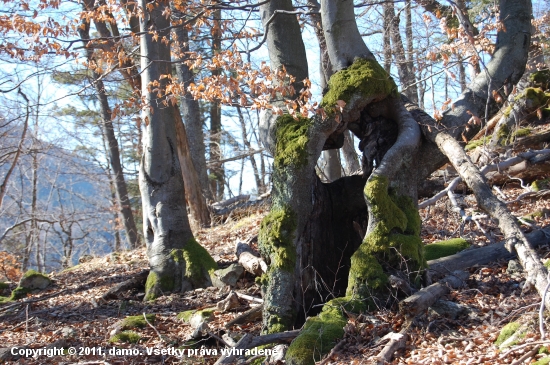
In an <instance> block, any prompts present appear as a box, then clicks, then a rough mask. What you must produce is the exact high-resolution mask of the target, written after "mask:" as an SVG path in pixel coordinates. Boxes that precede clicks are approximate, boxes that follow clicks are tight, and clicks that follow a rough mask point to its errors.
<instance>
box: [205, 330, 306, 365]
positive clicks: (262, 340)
mask: <svg viewBox="0 0 550 365" xmlns="http://www.w3.org/2000/svg"><path fill="white" fill-rule="evenodd" d="M299 334H300V330H293V331H286V332H280V333H272V334H269V335H262V336H252V335H250V334H248V333H247V334H245V335H244V336H243V337H242V338H241V339H240V340H239V342H237V345H236V346H235V347H234V349H235V350H245V349H250V348H254V347H258V346H262V345H267V344H270V343H288V342H290V341H292V340H293V339H295V338H296V337H297V336H298V335H299ZM230 352H231V353H230V354H228V355H223V356H222V357H220V358H219V359H218V361H216V363H215V365H222V364H234V363H235V358H236V357H237V354H238V353H239V351H230Z"/></svg>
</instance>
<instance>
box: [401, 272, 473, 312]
mask: <svg viewBox="0 0 550 365" xmlns="http://www.w3.org/2000/svg"><path fill="white" fill-rule="evenodd" d="M468 276H469V274H468V273H466V272H464V271H455V272H453V273H452V274H451V275H448V276H446V277H444V278H443V279H441V280H440V281H439V282H437V283H435V284H432V285H430V286H427V287H426V288H423V289H422V290H419V291H417V292H416V293H414V294H413V295H411V296H410V297H408V298H406V299H403V300H402V301H401V302H399V311H400V312H401V314H403V315H404V316H406V317H409V318H411V317H415V316H416V315H418V314H419V313H421V312H423V311H424V310H426V309H428V308H429V307H430V306H431V305H433V304H434V303H435V302H436V301H437V300H438V299H439V298H440V297H441V296H443V295H444V294H447V293H448V292H449V291H450V288H453V289H456V288H459V287H461V286H462V285H464V280H466V279H467V278H468Z"/></svg>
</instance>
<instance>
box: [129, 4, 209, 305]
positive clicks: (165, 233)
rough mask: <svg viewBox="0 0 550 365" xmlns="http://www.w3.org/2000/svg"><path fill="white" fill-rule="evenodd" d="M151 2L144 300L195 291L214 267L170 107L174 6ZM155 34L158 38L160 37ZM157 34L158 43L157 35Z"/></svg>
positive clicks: (145, 93)
mask: <svg viewBox="0 0 550 365" xmlns="http://www.w3.org/2000/svg"><path fill="white" fill-rule="evenodd" d="M146 5H147V2H146V0H142V1H141V2H140V6H141V8H142V9H144V14H143V17H142V18H141V19H140V29H141V32H142V34H141V36H140V51H141V69H142V97H143V99H144V104H145V105H144V107H143V109H142V113H141V119H142V123H143V125H144V126H145V131H144V138H143V157H142V161H141V164H140V171H139V186H140V191H141V198H142V205H143V230H144V236H145V240H146V244H147V256H148V258H149V265H150V268H151V271H150V273H149V276H148V278H147V283H146V288H145V289H146V293H145V300H151V299H154V298H156V297H157V296H159V295H162V294H163V293H166V292H177V291H185V290H189V289H192V288H194V287H198V286H204V285H208V284H209V283H210V279H209V276H208V275H209V273H208V271H209V270H211V269H213V268H214V266H215V263H214V262H213V260H212V258H211V257H210V256H209V255H208V253H207V252H206V251H205V250H204V248H202V247H200V246H199V245H198V244H197V243H196V242H195V240H194V237H193V233H192V232H191V228H190V225H189V220H188V217H187V210H186V204H185V191H184V184H183V178H182V173H181V170H180V163H179V160H178V151H177V148H178V141H177V138H176V136H177V134H176V127H175V110H174V109H175V108H174V107H173V106H172V105H171V104H170V103H167V102H165V101H166V98H165V95H164V92H165V91H164V90H165V87H166V82H167V78H161V75H163V74H164V75H167V74H170V73H171V69H170V43H169V42H162V41H161V40H162V39H166V40H168V41H169V40H170V32H169V30H168V29H169V27H170V21H169V19H166V17H164V16H163V15H162V11H163V10H164V9H165V8H166V7H168V6H169V3H168V1H160V2H158V3H157V6H156V7H154V8H153V9H152V10H150V11H148V10H145V9H148V8H147V6H146ZM155 33H156V34H155ZM155 35H158V40H155V38H154V36H155Z"/></svg>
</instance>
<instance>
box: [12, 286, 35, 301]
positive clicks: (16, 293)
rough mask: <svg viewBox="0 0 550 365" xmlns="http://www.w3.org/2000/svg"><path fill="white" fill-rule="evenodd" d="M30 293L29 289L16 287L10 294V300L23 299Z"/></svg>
mask: <svg viewBox="0 0 550 365" xmlns="http://www.w3.org/2000/svg"><path fill="white" fill-rule="evenodd" d="M30 292H32V290H31V289H29V288H23V287H20V286H18V287H17V288H15V289H13V291H12V292H11V295H10V300H17V299H21V298H25V297H26V296H27V294H29V293H30Z"/></svg>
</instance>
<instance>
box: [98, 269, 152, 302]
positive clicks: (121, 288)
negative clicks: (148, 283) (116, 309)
mask: <svg viewBox="0 0 550 365" xmlns="http://www.w3.org/2000/svg"><path fill="white" fill-rule="evenodd" d="M147 275H149V270H143V271H142V272H140V273H138V274H136V275H134V276H133V277H132V278H130V279H128V280H125V281H123V282H122V283H119V284H117V285H115V286H114V287H112V288H111V289H109V290H108V291H107V292H105V293H104V294H103V295H102V296H101V299H103V300H110V299H117V298H118V295H119V294H121V293H123V292H125V291H127V290H130V289H133V288H137V287H140V286H143V285H144V284H145V280H147Z"/></svg>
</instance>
